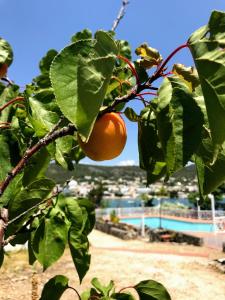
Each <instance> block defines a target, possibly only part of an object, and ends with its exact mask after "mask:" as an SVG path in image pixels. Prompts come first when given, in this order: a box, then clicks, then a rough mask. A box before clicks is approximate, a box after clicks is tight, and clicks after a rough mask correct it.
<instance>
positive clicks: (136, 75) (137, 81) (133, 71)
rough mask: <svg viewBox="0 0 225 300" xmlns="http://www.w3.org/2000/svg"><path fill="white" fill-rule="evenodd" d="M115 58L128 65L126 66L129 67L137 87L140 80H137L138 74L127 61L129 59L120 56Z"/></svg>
mask: <svg viewBox="0 0 225 300" xmlns="http://www.w3.org/2000/svg"><path fill="white" fill-rule="evenodd" d="M117 57H118V58H119V59H121V60H123V61H125V62H126V63H127V64H128V66H129V67H130V69H131V72H132V74H133V75H134V77H135V79H136V83H137V85H139V84H140V80H139V77H138V73H137V71H136V69H135V68H134V66H133V65H132V63H131V62H130V61H129V59H127V58H126V57H124V56H121V55H118V56H117Z"/></svg>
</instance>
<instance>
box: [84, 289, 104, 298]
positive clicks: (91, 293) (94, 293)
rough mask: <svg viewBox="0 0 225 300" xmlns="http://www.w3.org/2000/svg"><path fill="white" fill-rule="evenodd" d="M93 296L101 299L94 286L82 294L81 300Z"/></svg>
mask: <svg viewBox="0 0 225 300" xmlns="http://www.w3.org/2000/svg"><path fill="white" fill-rule="evenodd" d="M91 297H93V298H95V299H99V297H100V295H99V293H98V292H97V291H96V290H95V289H93V288H90V289H88V290H86V291H84V292H83V293H82V294H81V300H89V299H91Z"/></svg>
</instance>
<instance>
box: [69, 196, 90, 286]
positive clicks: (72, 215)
mask: <svg viewBox="0 0 225 300" xmlns="http://www.w3.org/2000/svg"><path fill="white" fill-rule="evenodd" d="M81 202H82V203H81ZM64 203H65V204H64V208H63V210H65V213H66V215H67V218H68V220H69V221H70V223H71V226H70V230H69V235H68V242H69V247H70V252H71V256H72V258H73V262H74V265H75V267H76V270H77V273H78V275H79V278H80V281H82V279H83V277H84V276H85V274H86V272H87V271H88V269H89V266H90V255H89V253H88V249H89V242H88V238H87V234H88V233H89V232H90V230H91V229H92V228H93V223H94V220H92V219H93V215H92V214H93V209H92V206H90V204H89V202H88V201H85V202H84V201H82V200H80V201H77V199H74V198H66V199H65V200H64ZM89 216H90V218H89Z"/></svg>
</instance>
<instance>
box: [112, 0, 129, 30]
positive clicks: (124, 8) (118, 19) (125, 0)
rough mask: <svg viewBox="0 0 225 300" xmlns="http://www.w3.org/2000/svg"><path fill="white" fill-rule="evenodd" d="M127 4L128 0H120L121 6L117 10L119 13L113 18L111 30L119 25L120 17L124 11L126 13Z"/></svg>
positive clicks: (123, 14)
mask: <svg viewBox="0 0 225 300" xmlns="http://www.w3.org/2000/svg"><path fill="white" fill-rule="evenodd" d="M128 4H129V1H128V0H123V1H122V6H121V8H120V10H119V13H118V15H117V18H116V19H115V21H114V22H113V25H112V28H111V30H112V31H115V30H116V28H117V26H118V25H119V23H120V21H121V19H122V18H123V17H124V16H125V13H126V6H127V5H128Z"/></svg>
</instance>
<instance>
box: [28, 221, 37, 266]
mask: <svg viewBox="0 0 225 300" xmlns="http://www.w3.org/2000/svg"><path fill="white" fill-rule="evenodd" d="M39 224H40V222H39V219H38V217H36V218H35V219H34V220H33V222H31V224H30V231H31V232H30V238H29V240H28V257H29V265H33V264H34V263H35V261H36V260H37V258H36V256H35V255H34V251H33V248H32V242H33V239H34V235H35V231H36V230H37V228H38V226H39Z"/></svg>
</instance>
